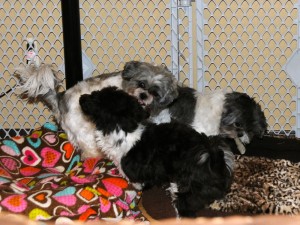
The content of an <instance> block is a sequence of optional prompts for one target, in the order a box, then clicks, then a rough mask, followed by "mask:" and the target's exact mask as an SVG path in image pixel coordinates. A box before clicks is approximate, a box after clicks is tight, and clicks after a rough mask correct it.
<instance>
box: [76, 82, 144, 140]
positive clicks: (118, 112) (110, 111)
mask: <svg viewBox="0 0 300 225" xmlns="http://www.w3.org/2000/svg"><path fill="white" fill-rule="evenodd" d="M99 93H100V94H99ZM124 95H125V96H126V97H125V98H124ZM79 104H80V106H81V109H82V111H83V113H84V114H85V115H87V116H89V118H91V119H92V120H93V122H94V123H95V124H96V127H97V130H102V131H103V132H104V134H109V133H110V132H112V131H114V130H115V129H116V128H117V126H119V128H120V129H122V130H125V131H126V132H132V131H134V130H135V129H136V128H137V126H138V123H139V122H141V121H143V120H145V119H147V118H148V117H149V114H148V113H147V112H146V111H145V110H143V108H142V107H141V106H140V104H138V102H137V100H136V99H135V98H134V97H133V96H129V95H128V94H127V93H125V92H124V91H121V90H119V91H117V88H116V87H108V88H104V89H103V90H101V91H94V92H92V93H91V94H84V95H82V96H81V97H80V99H79ZM129 106H130V107H129Z"/></svg>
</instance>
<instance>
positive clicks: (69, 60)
mask: <svg viewBox="0 0 300 225" xmlns="http://www.w3.org/2000/svg"><path fill="white" fill-rule="evenodd" d="M61 8H62V24H63V26H62V27H63V42H64V54H65V56H64V60H65V76H66V88H67V89H68V88H70V87H72V86H73V85H75V84H76V83H77V82H78V81H81V80H82V79H83V71H82V50H81V32H80V11H79V0H62V1H61Z"/></svg>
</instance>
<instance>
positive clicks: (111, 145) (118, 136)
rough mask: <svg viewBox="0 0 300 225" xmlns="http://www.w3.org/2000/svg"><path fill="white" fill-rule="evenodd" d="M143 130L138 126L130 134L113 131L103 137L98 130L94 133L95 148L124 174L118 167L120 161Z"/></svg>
mask: <svg viewBox="0 0 300 225" xmlns="http://www.w3.org/2000/svg"><path fill="white" fill-rule="evenodd" d="M144 129H145V126H143V125H141V124H139V126H138V128H137V129H136V130H135V131H134V132H131V133H126V132H124V131H123V130H122V129H115V130H114V132H112V133H109V134H105V135H104V134H103V132H102V131H99V130H97V131H96V132H95V134H96V142H97V146H98V147H99V148H101V149H102V152H103V153H104V154H105V155H106V156H107V157H108V158H109V159H110V160H112V161H113V162H114V164H115V165H116V166H117V167H118V169H119V171H120V173H122V175H124V173H123V171H122V169H121V166H120V162H121V159H122V157H123V156H124V155H125V154H126V153H127V152H128V151H129V150H130V149H131V148H132V147H133V145H134V144H135V143H136V142H137V141H138V140H140V138H141V135H142V133H143V131H144Z"/></svg>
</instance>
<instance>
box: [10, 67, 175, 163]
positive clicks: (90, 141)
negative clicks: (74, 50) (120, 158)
mask: <svg viewBox="0 0 300 225" xmlns="http://www.w3.org/2000/svg"><path fill="white" fill-rule="evenodd" d="M15 75H16V76H17V77H18V78H19V80H20V90H21V96H25V97H27V98H28V100H30V101H42V102H43V103H44V104H46V105H47V106H48V107H49V108H50V109H51V110H52V112H53V114H54V116H55V119H56V121H57V122H58V123H59V124H60V125H61V127H62V129H63V130H64V131H65V132H66V133H67V135H68V139H69V140H70V141H71V143H72V144H73V145H74V146H75V147H77V148H78V149H80V150H81V151H82V156H83V158H86V157H97V156H101V151H100V150H99V148H98V147H97V145H96V141H95V125H94V124H93V123H92V122H91V121H90V120H89V119H88V118H87V117H86V116H85V115H84V114H82V111H81V108H80V106H79V97H80V96H81V95H83V94H90V93H91V92H92V91H95V90H101V89H102V88H104V87H108V86H116V87H118V88H120V89H123V90H124V91H125V92H127V93H128V94H130V95H133V96H135V97H136V98H137V99H138V102H139V103H140V104H141V105H142V106H143V107H144V108H145V109H146V110H147V111H149V112H150V113H151V114H153V115H155V114H157V113H158V112H160V111H161V109H163V108H166V107H167V105H168V104H170V103H171V102H172V101H173V100H174V99H175V98H176V97H177V95H178V93H177V81H176V79H175V77H174V76H173V75H172V73H171V72H170V71H169V70H168V69H167V68H166V67H165V66H154V65H152V64H149V63H146V62H138V61H130V62H128V63H126V64H125V66H124V69H123V71H120V72H114V73H108V74H102V75H99V76H95V77H91V78H88V79H85V80H83V81H80V82H78V84H76V85H75V86H73V87H72V88H70V89H68V90H66V91H65V92H59V91H58V87H59V86H60V85H61V82H62V81H60V80H59V79H58V77H57V74H56V72H55V71H54V70H53V69H52V68H51V67H50V66H49V65H42V66H39V67H37V66H33V65H31V66H29V67H25V66H24V67H19V68H17V70H16V73H15Z"/></svg>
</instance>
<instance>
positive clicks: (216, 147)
mask: <svg viewBox="0 0 300 225" xmlns="http://www.w3.org/2000/svg"><path fill="white" fill-rule="evenodd" d="M209 142H210V149H211V150H210V151H208V152H206V153H204V154H202V155H201V156H200V158H199V161H198V164H207V165H208V166H209V168H210V170H211V171H212V172H213V171H214V172H217V171H218V170H220V171H224V169H225V168H226V170H227V174H228V176H230V177H231V176H232V173H233V170H234V154H233V152H232V150H231V148H230V146H229V145H228V144H227V143H226V141H225V139H224V138H222V137H219V136H211V137H209Z"/></svg>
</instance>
